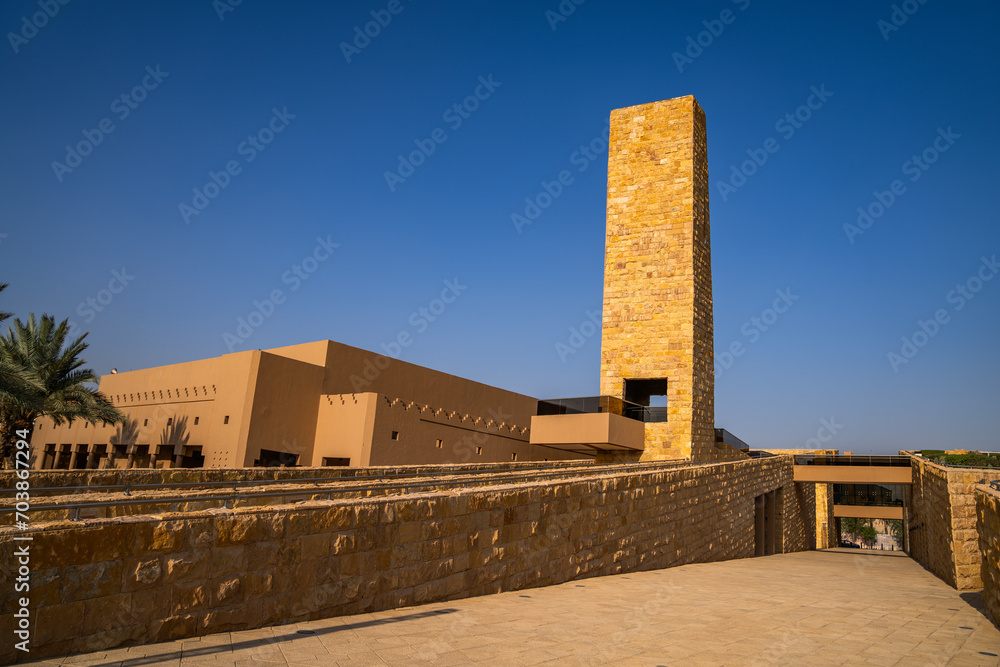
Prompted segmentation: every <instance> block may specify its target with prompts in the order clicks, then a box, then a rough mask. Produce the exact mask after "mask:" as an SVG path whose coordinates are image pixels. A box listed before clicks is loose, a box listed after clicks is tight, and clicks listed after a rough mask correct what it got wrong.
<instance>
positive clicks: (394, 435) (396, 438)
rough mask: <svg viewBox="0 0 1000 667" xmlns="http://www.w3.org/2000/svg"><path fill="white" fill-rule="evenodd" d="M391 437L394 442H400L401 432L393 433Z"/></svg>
mask: <svg viewBox="0 0 1000 667" xmlns="http://www.w3.org/2000/svg"><path fill="white" fill-rule="evenodd" d="M391 437H392V439H393V440H399V431H393V432H392V436H391Z"/></svg>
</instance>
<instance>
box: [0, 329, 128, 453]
mask: <svg viewBox="0 0 1000 667" xmlns="http://www.w3.org/2000/svg"><path fill="white" fill-rule="evenodd" d="M68 335H69V321H68V320H63V321H62V322H61V323H59V324H58V325H57V324H56V322H55V318H54V317H52V316H51V315H42V317H41V318H40V319H38V320H36V319H35V315H34V314H33V313H32V314H31V315H30V316H29V317H28V321H27V322H22V321H21V320H19V319H15V320H14V326H13V327H10V328H8V329H7V335H6V336H4V337H0V360H2V361H3V363H5V364H7V365H8V366H9V367H13V368H18V369H22V370H23V371H24V373H25V376H24V377H25V378H30V379H31V381H32V383H33V384H35V385H36V388H35V389H33V390H32V391H31V393H30V396H29V400H27V401H24V400H18V399H17V397H15V396H12V395H11V394H9V393H5V394H2V395H0V424H2V427H3V432H2V433H0V458H2V459H3V460H4V461H7V460H9V458H10V457H11V456H12V454H13V451H14V445H15V443H16V442H17V440H18V436H17V434H18V433H19V432H20V433H22V434H23V433H25V432H26V433H27V436H28V437H27V438H25V439H26V440H30V438H31V434H32V433H33V432H34V430H35V420H36V419H37V418H38V417H42V416H46V417H49V418H51V419H52V421H53V422H54V423H55V424H56V425H59V424H63V423H67V422H68V423H72V422H73V420H74V419H82V420H84V421H87V422H90V423H91V424H97V423H101V424H118V423H121V422H122V421H124V419H125V416H124V415H123V414H122V413H121V412H119V410H118V409H117V408H115V406H114V405H112V404H111V401H109V400H108V399H107V398H106V397H105V396H104V395H103V394H101V393H100V392H99V391H97V390H95V389H91V388H90V387H88V386H87V385H88V384H96V383H97V381H98V380H99V379H100V378H99V377H98V376H97V374H95V373H94V372H93V371H92V370H90V369H89V368H82V366H83V365H84V364H85V363H86V361H84V359H82V358H81V357H80V354H81V353H82V352H83V351H84V350H86V349H87V344H86V343H85V342H84V338H86V337H87V334H83V335H82V336H80V337H78V338H76V339H75V340H73V341H69V342H67V340H66V338H67V336H68ZM26 381H28V380H26Z"/></svg>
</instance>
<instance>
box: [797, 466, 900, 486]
mask: <svg viewBox="0 0 1000 667" xmlns="http://www.w3.org/2000/svg"><path fill="white" fill-rule="evenodd" d="M793 475H794V480H795V481H796V482H819V483H827V484H912V483H913V473H912V472H911V470H910V468H909V467H892V466H835V465H811V466H794V470H793Z"/></svg>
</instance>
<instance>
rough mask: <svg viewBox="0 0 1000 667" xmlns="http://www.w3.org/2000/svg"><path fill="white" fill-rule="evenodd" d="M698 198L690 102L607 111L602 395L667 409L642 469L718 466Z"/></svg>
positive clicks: (701, 117)
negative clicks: (655, 463)
mask: <svg viewBox="0 0 1000 667" xmlns="http://www.w3.org/2000/svg"><path fill="white" fill-rule="evenodd" d="M708 193H709V182H708V148H707V141H706V133H705V112H704V111H702V109H701V107H700V106H699V105H698V102H697V100H695V98H694V97H693V96H690V95H689V96H687V97H679V98H676V99H672V100H665V101H662V102H652V103H650V104H641V105H638V106H633V107H626V108H624V109H616V110H614V111H612V112H611V136H610V141H609V149H608V218H607V240H606V246H605V263H604V322H603V329H602V339H601V393H602V394H607V395H611V396H617V397H619V398H624V399H625V400H629V401H633V402H636V403H640V404H642V405H653V406H664V405H665V406H666V407H665V408H663V407H660V409H659V410H656V409H654V410H651V411H650V412H651V413H659V417H660V418H661V419H662V418H663V417H665V418H666V420H665V421H653V422H649V421H647V423H646V424H645V430H646V434H645V451H643V453H642V455H641V459H642V460H660V459H673V458H692V459H694V460H707V459H712V458H716V453H717V450H716V449H715V446H714V443H715V433H714V430H713V429H714V427H715V370H714V351H713V334H712V328H713V323H712V253H711V245H710V235H709V222H708ZM655 418H656V416H655V415H654V419H655Z"/></svg>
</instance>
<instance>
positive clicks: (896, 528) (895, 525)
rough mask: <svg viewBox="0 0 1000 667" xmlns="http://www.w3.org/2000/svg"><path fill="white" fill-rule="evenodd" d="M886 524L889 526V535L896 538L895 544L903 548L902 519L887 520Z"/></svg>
mask: <svg viewBox="0 0 1000 667" xmlns="http://www.w3.org/2000/svg"><path fill="white" fill-rule="evenodd" d="M886 523H888V524H889V534H890V535H892V536H893V537H894V538H896V544H898V545H899V546H900V547H902V546H903V520H902V519H889V520H888V521H887V522H886Z"/></svg>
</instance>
